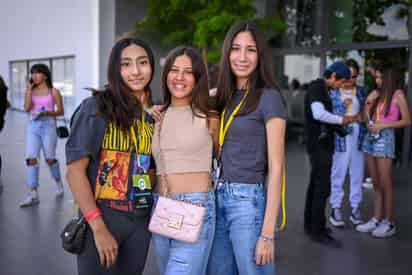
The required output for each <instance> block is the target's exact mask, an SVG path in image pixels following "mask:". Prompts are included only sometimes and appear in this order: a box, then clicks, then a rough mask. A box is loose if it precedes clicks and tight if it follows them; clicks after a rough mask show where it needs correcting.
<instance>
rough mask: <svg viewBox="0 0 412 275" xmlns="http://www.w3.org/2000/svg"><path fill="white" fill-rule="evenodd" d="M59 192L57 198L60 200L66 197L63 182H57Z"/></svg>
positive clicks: (57, 191)
mask: <svg viewBox="0 0 412 275" xmlns="http://www.w3.org/2000/svg"><path fill="white" fill-rule="evenodd" d="M56 185H57V190H56V197H57V198H60V197H63V196H64V187H63V183H62V182H61V181H58V182H56Z"/></svg>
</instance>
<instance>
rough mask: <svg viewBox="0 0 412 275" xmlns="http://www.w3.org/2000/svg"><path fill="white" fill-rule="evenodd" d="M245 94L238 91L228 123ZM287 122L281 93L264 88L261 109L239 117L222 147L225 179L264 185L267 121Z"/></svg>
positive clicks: (229, 110) (226, 117)
mask: <svg viewBox="0 0 412 275" xmlns="http://www.w3.org/2000/svg"><path fill="white" fill-rule="evenodd" d="M243 95H244V92H243V91H236V92H235V95H234V97H235V98H234V101H233V104H232V105H231V106H230V108H229V109H228V111H227V113H226V115H225V123H226V122H227V119H228V117H229V115H230V114H231V112H232V110H233V108H234V107H235V106H236V105H237V104H238V103H239V102H240V100H241V99H242V97H243ZM274 117H277V118H282V119H286V108H285V106H284V103H283V100H282V98H281V95H280V93H279V92H278V91H277V90H273V89H264V90H263V92H262V96H261V98H260V101H259V104H258V106H257V108H256V109H255V110H254V111H253V112H251V113H249V114H247V115H242V116H235V118H234V119H233V121H232V124H231V125H230V127H229V130H228V132H227V134H226V137H225V141H224V144H223V148H222V156H221V161H222V177H221V178H222V179H223V180H227V181H230V182H238V183H251V184H253V183H263V181H264V179H265V175H266V172H267V162H268V160H267V159H268V158H267V142H266V127H265V124H266V122H267V121H268V120H269V119H271V118H274Z"/></svg>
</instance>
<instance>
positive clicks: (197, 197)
mask: <svg viewBox="0 0 412 275" xmlns="http://www.w3.org/2000/svg"><path fill="white" fill-rule="evenodd" d="M169 197H171V198H175V199H179V200H187V201H191V202H192V203H196V204H199V203H200V204H201V205H203V206H205V207H206V213H205V217H204V222H203V226H202V231H201V232H200V237H199V240H198V241H197V242H195V243H186V242H182V241H178V240H174V239H170V238H167V237H163V236H160V235H158V234H153V235H152V242H153V245H154V250H155V252H156V260H157V266H158V269H159V273H160V275H204V274H205V273H206V267H207V263H208V259H209V254H210V250H211V249H212V243H213V237H214V234H215V222H216V209H215V195H214V192H213V191H210V192H208V193H180V194H175V195H170V196H169ZM158 198H159V195H158V194H153V199H154V207H156V203H157V200H158ZM205 198H206V200H205Z"/></svg>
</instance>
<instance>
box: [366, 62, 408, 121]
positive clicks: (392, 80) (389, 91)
mask: <svg viewBox="0 0 412 275" xmlns="http://www.w3.org/2000/svg"><path fill="white" fill-rule="evenodd" d="M376 70H377V71H379V72H380V73H381V75H382V86H381V88H379V87H378V88H377V91H378V97H377V98H376V99H375V101H374V102H373V104H372V107H371V109H370V113H369V115H370V117H373V116H374V115H375V114H376V109H377V106H378V105H379V104H380V103H383V104H385V105H384V106H385V116H387V115H388V113H389V110H390V107H391V102H392V97H393V94H394V93H395V91H396V90H399V89H401V83H400V75H399V72H397V71H396V70H395V69H394V68H393V67H390V66H389V65H388V66H382V67H379V68H376Z"/></svg>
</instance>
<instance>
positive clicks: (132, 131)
mask: <svg viewBox="0 0 412 275" xmlns="http://www.w3.org/2000/svg"><path fill="white" fill-rule="evenodd" d="M141 119H142V121H141V124H140V136H139V147H137V138H136V133H135V131H134V127H133V125H132V126H130V132H131V136H132V140H133V144H134V148H135V150H136V156H137V166H138V167H140V153H142V152H144V144H143V142H142V133H143V129H144V127H145V121H144V111H143V110H142V115H141Z"/></svg>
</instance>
